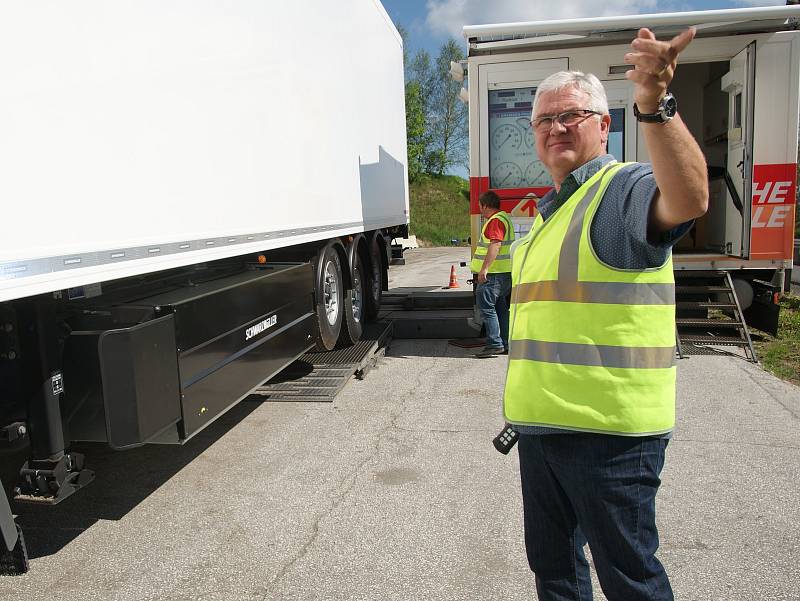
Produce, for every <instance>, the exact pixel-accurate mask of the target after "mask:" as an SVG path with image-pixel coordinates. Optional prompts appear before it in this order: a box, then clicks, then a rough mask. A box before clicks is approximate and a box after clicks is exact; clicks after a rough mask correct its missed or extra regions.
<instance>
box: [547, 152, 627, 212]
mask: <svg viewBox="0 0 800 601" xmlns="http://www.w3.org/2000/svg"><path fill="white" fill-rule="evenodd" d="M614 160H616V159H615V158H614V155H611V154H603V155H600V156H599V157H595V158H593V159H592V160H590V161H587V162H585V163H584V164H583V165H581V166H580V167H578V168H577V169H575V170H574V171H572V173H570V174H569V175H568V176H567V177H566V178H565V179H564V181H563V182H561V188H560V189H559V191H558V193H556V189H555V188H553V189H552V190H550V191H549V192H548V193H547V194H545V195H544V196H543V197H542V199H541V200H540V201H539V208H540V210H541V212H542V218H543V219H547V218H548V217H549V216H550V215H551V214H552V213H553V212H555V210H556V209H557V208H558V207H560V206H561V205H562V204H564V202H565V201H566V200H567V199H568V198H569V197H570V196H572V195H573V194H574V193H575V191H576V190H577V189H578V188H580V187H581V186H582V185H583V184H585V183H586V181H587V180H588V179H589V178H590V177H592V176H593V175H594V174H595V173H597V172H598V171H600V170H601V169H602V168H603V167H605V166H606V165H608V164H609V163H610V162H611V161H614Z"/></svg>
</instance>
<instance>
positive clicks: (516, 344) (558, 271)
mask: <svg viewBox="0 0 800 601" xmlns="http://www.w3.org/2000/svg"><path fill="white" fill-rule="evenodd" d="M622 166H623V164H621V163H611V164H609V165H607V166H605V167H604V168H603V169H601V170H600V171H599V172H598V173H596V174H595V175H593V176H592V177H591V178H589V179H588V180H587V181H586V183H584V184H583V185H582V186H581V187H580V188H578V190H576V191H575V193H574V194H572V196H570V197H569V199H567V201H566V202H565V203H564V205H563V206H561V207H560V208H559V209H557V210H556V211H555V213H553V215H552V216H551V217H550V218H549V219H548V220H547V221H546V222H545V221H543V220H542V216H541V215H539V216H537V218H536V220H535V221H534V224H533V228H532V230H531V233H530V234H529V235H528V236H526V238H524V239H522V240H520V241H519V242H518V243H517V244H516V245H515V247H514V259H513V270H512V286H513V287H512V293H511V331H510V351H509V363H508V372H507V377H506V386H505V395H504V412H505V417H506V420H507V421H508V422H510V423H513V424H520V425H535V426H547V427H556V428H564V429H567V430H579V431H584V432H601V433H608V434H622V435H633V436H642V435H647V434H662V433H665V432H669V431H670V430H672V428H673V426H674V424H675V375H676V367H675V280H674V276H673V272H672V257H671V255H670V258H669V259H668V260H667V261H666V262H665V263H664V265H662V266H661V267H658V268H654V269H645V270H634V269H629V270H621V269H616V268H613V267H610V266H608V265H606V264H605V263H603V262H602V261H601V260H600V259H598V257H597V255H596V254H595V252H594V248H593V247H592V243H591V237H590V228H591V224H592V220H593V218H594V215H595V213H596V211H597V208H598V206H600V202H601V201H602V199H603V194H604V193H605V191H606V189H607V187H608V184H609V182H610V181H611V179H612V178H613V177H614V174H615V173H616V172H617V171H618V170H619V169H620V167H622ZM620 227H622V224H620Z"/></svg>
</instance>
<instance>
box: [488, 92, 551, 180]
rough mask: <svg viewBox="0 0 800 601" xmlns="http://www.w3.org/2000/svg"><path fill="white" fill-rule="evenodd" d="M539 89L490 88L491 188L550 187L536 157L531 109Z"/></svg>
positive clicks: (546, 174)
mask: <svg viewBox="0 0 800 601" xmlns="http://www.w3.org/2000/svg"><path fill="white" fill-rule="evenodd" d="M535 94H536V88H534V87H524V88H513V89H506V90H489V187H490V188H495V189H496V188H540V187H542V188H543V187H550V186H552V185H553V180H552V179H551V178H550V176H549V175H548V173H547V170H546V169H545V167H544V165H543V164H542V162H541V161H540V160H539V159H538V157H537V156H536V146H535V144H534V140H533V129H532V128H531V121H530V119H531V108H532V106H533V97H534V95H535Z"/></svg>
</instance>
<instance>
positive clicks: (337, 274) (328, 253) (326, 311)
mask: <svg viewBox="0 0 800 601" xmlns="http://www.w3.org/2000/svg"><path fill="white" fill-rule="evenodd" d="M316 276H317V280H316V287H315V291H314V295H315V304H316V312H317V322H318V323H319V336H318V337H317V349H318V350H324V351H330V350H333V348H334V347H335V346H336V341H337V340H338V339H339V334H340V333H341V330H342V319H343V317H344V292H345V290H344V279H343V277H342V262H341V259H340V258H339V253H338V252H336V249H335V248H334V245H333V244H332V243H329V244H327V245H326V246H325V247H323V248H321V249H320V250H319V252H318V253H317V262H316Z"/></svg>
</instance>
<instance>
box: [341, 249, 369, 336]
mask: <svg viewBox="0 0 800 601" xmlns="http://www.w3.org/2000/svg"><path fill="white" fill-rule="evenodd" d="M350 279H351V281H352V282H353V287H352V289H351V290H348V291H347V292H348V293H347V294H346V295H345V300H344V323H343V324H342V333H341V335H340V336H339V340H340V341H341V343H342V344H343V345H347V346H349V345H351V344H355V343H356V342H358V341H359V340H361V333H362V332H363V331H364V325H363V324H364V317H365V316H364V285H365V282H366V277H365V275H364V266H363V264H362V263H361V258H360V257H359V256H358V253H357V252H356V253H355V254H354V255H353V273H352V275H351V277H350Z"/></svg>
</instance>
